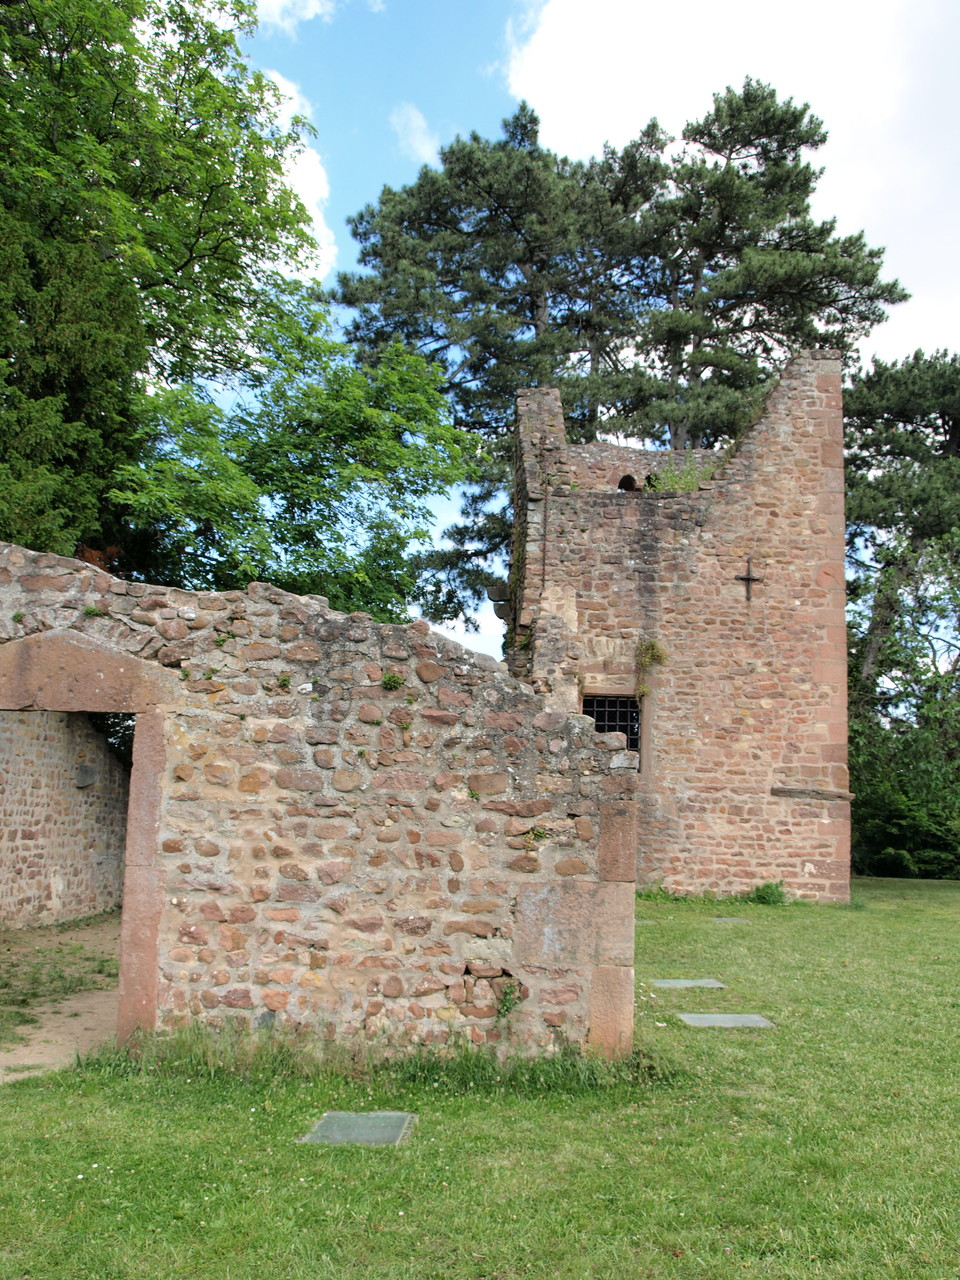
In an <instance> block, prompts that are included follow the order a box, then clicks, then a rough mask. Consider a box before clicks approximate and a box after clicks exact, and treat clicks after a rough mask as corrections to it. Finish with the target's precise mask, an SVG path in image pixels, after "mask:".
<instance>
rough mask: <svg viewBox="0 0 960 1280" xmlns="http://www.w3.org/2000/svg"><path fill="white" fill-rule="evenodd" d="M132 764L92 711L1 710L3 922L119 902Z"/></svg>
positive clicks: (54, 917) (39, 919) (71, 916)
mask: <svg viewBox="0 0 960 1280" xmlns="http://www.w3.org/2000/svg"><path fill="white" fill-rule="evenodd" d="M126 825H127V770H126V769H125V768H124V767H123V765H122V764H121V763H120V762H119V760H117V759H116V757H115V756H114V755H113V754H112V752H111V751H110V750H109V749H108V747H107V745H106V742H105V740H104V738H103V735H102V734H100V733H98V732H97V731H96V730H95V729H94V728H93V726H92V725H91V724H90V723H89V721H88V720H87V718H86V717H85V716H83V715H76V714H73V715H71V714H67V713H65V712H58V711H0V922H2V923H3V924H5V925H9V926H14V927H22V926H26V925H40V924H58V923H60V922H61V921H64V920H78V919H80V918H81V917H83V916H91V915H96V914H98V913H99V912H101V911H110V910H112V909H113V908H115V907H119V905H120V895H121V890H122V887H123V846H124V840H125V836H126Z"/></svg>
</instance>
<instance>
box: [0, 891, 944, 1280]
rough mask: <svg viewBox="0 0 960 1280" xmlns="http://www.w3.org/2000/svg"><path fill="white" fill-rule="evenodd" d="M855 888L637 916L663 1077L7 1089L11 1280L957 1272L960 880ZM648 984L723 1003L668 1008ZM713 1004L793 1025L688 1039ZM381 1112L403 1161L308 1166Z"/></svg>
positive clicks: (705, 1279)
mask: <svg viewBox="0 0 960 1280" xmlns="http://www.w3.org/2000/svg"><path fill="white" fill-rule="evenodd" d="M855 892H856V894H857V895H858V897H859V898H860V899H862V901H863V903H864V904H865V908H864V909H862V910H854V909H851V908H843V907H814V906H808V905H792V906H788V907H770V906H752V905H751V906H740V905H739V904H737V905H736V906H733V907H731V906H730V905H729V904H724V905H723V906H722V907H718V906H717V905H716V904H709V903H702V902H672V901H646V900H640V901H639V902H638V919H639V920H640V921H641V922H642V923H640V924H638V930H637V953H638V961H637V972H638V977H639V978H640V979H641V982H640V983H639V984H638V1028H639V1038H640V1042H641V1044H642V1045H643V1047H644V1050H645V1051H646V1052H647V1053H648V1054H649V1056H650V1058H651V1059H652V1061H653V1062H655V1063H659V1064H660V1066H661V1068H662V1070H661V1072H660V1073H659V1076H657V1075H656V1073H654V1076H653V1077H652V1078H651V1079H650V1080H649V1081H648V1082H646V1083H634V1084H629V1083H620V1084H616V1085H613V1086H610V1087H607V1088H601V1089H595V1090H593V1091H592V1092H578V1091H577V1090H576V1089H575V1088H574V1087H572V1086H571V1087H570V1088H568V1089H566V1090H564V1089H557V1088H554V1089H552V1090H551V1089H549V1088H548V1085H549V1084H550V1079H549V1077H548V1078H547V1081H546V1083H545V1084H544V1086H543V1088H542V1091H540V1092H538V1091H537V1090H538V1081H537V1079H536V1078H534V1079H533V1081H532V1082H531V1081H529V1080H528V1082H527V1085H526V1087H525V1088H524V1089H522V1090H518V1089H515V1088H514V1087H513V1086H510V1087H506V1086H505V1084H504V1082H503V1081H501V1082H500V1083H497V1082H496V1081H495V1080H489V1079H487V1080H486V1082H485V1078H484V1076H483V1073H481V1072H479V1071H478V1072H477V1073H476V1078H475V1081H474V1083H473V1084H472V1085H471V1084H469V1083H461V1082H458V1079H456V1078H453V1077H448V1078H443V1077H437V1076H435V1075H434V1076H433V1078H430V1076H429V1075H427V1077H426V1078H425V1079H424V1080H422V1081H420V1082H415V1083H406V1084H404V1083H402V1082H401V1081H398V1080H397V1079H396V1078H393V1079H392V1080H391V1078H390V1077H387V1076H377V1075H376V1074H374V1075H373V1077H372V1078H371V1079H369V1080H366V1081H364V1080H354V1081H350V1080H346V1079H343V1078H336V1077H333V1076H329V1075H328V1076H324V1077H320V1078H314V1079H306V1080H305V1079H299V1078H297V1077H296V1075H295V1073H285V1074H279V1075H268V1074H260V1075H259V1076H258V1074H257V1072H256V1071H253V1072H247V1073H246V1074H245V1075H243V1074H241V1073H237V1072H230V1071H228V1070H226V1069H223V1070H219V1069H213V1070H210V1071H204V1070H202V1069H201V1070H198V1069H197V1068H196V1065H195V1064H194V1065H192V1066H191V1065H190V1063H189V1062H184V1063H183V1064H181V1065H180V1066H179V1067H178V1066H170V1067H167V1068H162V1069H157V1070H154V1071H148V1072H142V1073H137V1072H135V1071H130V1070H127V1071H124V1070H123V1067H122V1064H121V1063H118V1062H117V1060H115V1059H113V1060H111V1059H105V1060H104V1061H103V1062H102V1063H101V1064H100V1065H97V1064H88V1065H87V1066H85V1067H83V1068H81V1069H79V1070H76V1071H72V1072H63V1073H61V1074H59V1075H57V1076H48V1077H45V1078H42V1079H38V1080H24V1081H20V1082H18V1083H14V1084H11V1085H7V1086H4V1087H3V1088H2V1089H0V1280H14V1278H16V1280H27V1278H29V1280H48V1278H53V1277H56V1278H57V1280H80V1278H81V1277H82V1278H86V1277H91V1278H93V1277H96V1278H97V1280H113V1278H115V1277H116V1278H117V1280H119V1278H121V1277H122V1278H124V1280H126V1278H127V1277H138V1278H139V1277H144V1278H147V1277H148V1278H149V1280H168V1278H169V1280H173V1278H174V1277H176V1278H177V1280H200V1278H201V1277H202V1278H203V1280H334V1278H335V1280H355V1278H357V1277H364V1278H366V1280H401V1278H409V1280H514V1277H527V1276H536V1277H550V1278H551V1280H568V1278H569V1280H573V1278H574V1277H577V1278H580V1277H597V1278H598V1280H600V1278H602V1280H619V1278H620V1277H624V1278H627V1277H629V1278H631V1280H634V1278H639V1277H656V1278H657V1280H660V1278H661V1277H662V1278H664V1280H672V1278H674V1277H675V1278H677V1280H679V1278H690V1280H693V1278H694V1277H696V1280H710V1278H712V1277H718V1278H722V1280H726V1278H727V1277H741V1276H757V1277H776V1278H777V1280H781V1278H783V1280H785V1278H787V1277H790V1278H791V1280H793V1278H796V1280H808V1278H809V1277H818V1276H826V1277H831V1278H836V1280H840V1278H841V1277H843V1278H844V1280H847V1278H849V1280H872V1278H874V1277H876V1278H877V1280H880V1278H881V1277H882V1278H883V1280H888V1278H896V1277H903V1278H904V1280H906V1278H907V1277H910V1280H952V1278H954V1277H960V1173H958V1164H960V1105H958V1096H957V1095H958V1092H960V1084H958V1082H960V1054H958V1051H957V1025H958V1012H960V946H958V935H960V884H953V883H932V882H907V881H881V880H875V881H862V882H860V883H859V884H858V885H857V886H856V890H855ZM717 914H731V915H733V914H736V915H742V916H745V917H747V919H748V923H746V924H730V925H721V924H715V923H713V922H712V921H711V920H710V917H711V916H712V915H717ZM654 977H716V978H719V979H720V980H721V981H723V982H726V983H728V984H729V985H728V988H727V990H725V991H710V990H690V991H659V992H657V993H656V998H655V999H654V998H652V994H651V991H650V988H649V987H648V986H647V985H645V984H644V982H643V981H642V980H644V979H650V978H654ZM714 1010H728V1011H733V1012H756V1013H762V1014H764V1015H766V1016H767V1017H769V1018H770V1019H771V1020H772V1021H773V1022H775V1023H776V1028H775V1029H774V1030H769V1031H719V1030H692V1029H689V1028H687V1027H684V1026H683V1025H682V1024H681V1023H680V1022H679V1021H678V1020H677V1019H676V1017H675V1016H674V1014H675V1012H677V1011H688V1012H700V1011H703V1012H706V1011H714ZM376 1108H396V1109H404V1110H412V1111H416V1112H417V1113H418V1114H419V1116H420V1124H419V1128H418V1129H417V1131H416V1133H415V1135H414V1138H413V1140H412V1141H411V1142H410V1143H409V1144H408V1145H407V1146H405V1147H402V1148H400V1149H396V1150H394V1149H390V1150H384V1149H380V1150H362V1149H355V1148H342V1147H341V1148H324V1147H321V1146H315V1145H297V1144H295V1143H294V1138H295V1137H297V1136H298V1135H299V1134H301V1133H303V1132H304V1131H305V1130H306V1129H307V1128H308V1127H309V1126H310V1125H311V1124H312V1123H313V1121H315V1120H316V1119H317V1118H319V1116H320V1115H321V1114H322V1113H323V1111H324V1110H328V1109H347V1110H349V1109H376Z"/></svg>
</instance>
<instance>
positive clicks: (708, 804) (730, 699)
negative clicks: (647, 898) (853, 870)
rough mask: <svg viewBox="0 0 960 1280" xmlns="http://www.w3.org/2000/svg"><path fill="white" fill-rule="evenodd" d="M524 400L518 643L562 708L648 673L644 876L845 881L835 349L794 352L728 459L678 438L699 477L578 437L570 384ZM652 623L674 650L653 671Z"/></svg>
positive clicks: (714, 886)
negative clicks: (677, 485)
mask: <svg viewBox="0 0 960 1280" xmlns="http://www.w3.org/2000/svg"><path fill="white" fill-rule="evenodd" d="M519 414H520V442H521V450H522V457H521V465H520V477H519V484H518V495H519V498H518V511H519V512H520V515H521V518H520V519H519V520H518V525H517V543H516V545H515V550H514V558H515V561H517V562H518V563H519V564H520V565H522V566H523V571H522V572H521V573H515V574H514V575H513V577H512V579H511V588H512V600H513V610H514V613H513V628H514V634H515V637H516V642H517V644H516V647H515V648H514V650H513V652H512V654H511V655H510V656H509V659H508V660H509V662H510V666H511V670H513V671H514V672H515V673H516V674H518V675H520V676H522V677H523V678H528V679H530V680H531V681H532V683H533V684H534V685H535V687H537V688H538V689H539V690H540V691H541V692H543V694H544V696H545V697H546V698H547V701H548V705H550V706H552V707H556V708H558V709H559V708H563V709H566V710H570V711H575V710H578V709H579V707H580V699H581V697H582V695H583V694H584V693H587V694H609V695H617V696H623V695H631V694H632V693H633V692H634V690H635V689H636V687H637V685H638V683H639V684H641V685H645V686H647V687H648V688H649V693H648V694H646V696H644V697H643V700H642V733H641V753H640V754H641V771H640V805H641V819H640V836H639V845H638V879H639V880H640V881H642V882H645V883H662V884H663V885H664V886H665V887H667V888H669V889H672V890H677V891H686V892H690V891H693V892H704V891H707V890H710V891H714V892H718V893H730V892H737V891H742V890H744V889H748V888H750V887H751V886H752V885H755V884H758V883H762V882H764V881H771V880H772V881H777V880H783V881H784V884H785V886H786V887H787V889H788V890H789V892H790V893H791V894H793V895H796V896H799V897H803V898H815V899H819V900H822V901H829V900H836V899H839V900H844V899H846V897H847V896H848V892H849V799H850V796H849V792H848V791H847V786H848V776H847V767H846V759H847V756H846V751H847V747H846V647H845V646H846V632H845V626H844V603H845V601H844V576H843V550H844V548H843V538H844V516H843V455H842V417H841V401H840V370H839V361H837V360H836V359H835V358H833V357H832V355H831V354H830V353H826V352H813V353H810V354H808V355H807V356H805V357H802V358H799V359H797V360H795V361H793V362H792V363H791V365H790V366H789V367H788V369H787V370H786V372H785V373H784V375H783V377H782V379H781V381H780V383H779V385H778V386H777V387H776V388H775V389H774V391H773V393H772V394H771V396H770V398H769V400H768V404H767V408H766V412H765V415H764V417H763V418H762V420H761V421H760V422H759V423H758V424H757V425H756V426H755V427H754V428H753V429H752V430H751V431H750V432H748V433H747V434H746V436H745V438H744V440H743V442H742V443H741V446H740V448H739V450H738V451H737V453H736V454H735V455H734V456H733V457H732V458H728V459H725V460H720V459H718V457H717V456H716V455H713V454H705V453H699V452H694V453H689V454H684V455H683V456H682V462H681V463H680V465H681V466H682V468H684V469H687V468H689V469H690V471H691V472H693V475H692V476H691V477H690V481H689V482H690V483H691V484H692V490H691V491H689V492H682V493H668V492H664V491H660V490H657V489H647V488H645V487H644V480H645V477H646V475H647V474H649V472H650V471H651V470H655V469H657V468H664V467H668V468H673V467H676V465H677V462H678V460H677V457H676V455H673V456H672V457H671V455H670V454H665V453H663V452H659V453H644V452H643V451H640V450H636V449H630V448H623V447H618V446H616V445H611V444H599V445H590V446H578V447H571V446H568V445H567V444H566V440H565V436H564V432H563V417H562V409H561V407H560V402H559V397H558V396H557V395H556V393H555V392H543V391H537V392H529V393H523V394H522V395H521V397H520V402H519ZM718 461H720V462H721V465H720V466H719V468H717V463H718ZM710 468H713V469H714V470H713V474H707V471H708V470H709V469H710ZM698 474H699V475H700V478H699V480H698V478H697V476H698ZM624 475H632V476H634V478H635V480H636V482H637V485H638V488H637V490H636V491H634V492H624V491H619V490H618V489H617V485H618V483H619V480H620V478H621V477H622V476H624ZM524 495H525V496H526V501H525V502H523V496H524ZM521 502H523V505H522V507H521V505H520V503H521ZM748 557H750V558H751V563H752V572H753V575H754V576H755V577H757V578H761V579H762V582H756V583H753V584H752V586H751V598H750V599H749V600H748V599H747V596H746V584H745V583H744V582H743V581H740V580H738V578H739V577H741V576H743V575H746V573H747V561H748ZM644 641H654V642H656V644H658V645H659V646H660V647H661V648H662V650H663V653H664V656H665V661H664V662H663V663H662V665H652V666H650V667H648V668H647V669H646V670H638V666H637V646H638V644H639V643H641V642H644Z"/></svg>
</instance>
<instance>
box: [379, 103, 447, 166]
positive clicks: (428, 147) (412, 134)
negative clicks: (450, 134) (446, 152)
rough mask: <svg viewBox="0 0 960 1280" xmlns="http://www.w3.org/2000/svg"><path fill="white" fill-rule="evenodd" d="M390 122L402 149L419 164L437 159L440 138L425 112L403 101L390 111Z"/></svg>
mask: <svg viewBox="0 0 960 1280" xmlns="http://www.w3.org/2000/svg"><path fill="white" fill-rule="evenodd" d="M390 124H391V126H392V128H393V131H394V133H395V134H396V135H397V139H398V141H399V143H400V150H401V151H402V152H403V154H404V155H405V156H407V157H408V159H410V160H415V161H416V162H417V164H430V163H431V161H434V160H436V158H437V152H438V150H439V149H440V138H439V136H438V135H437V134H435V133H434V132H433V131H432V130H431V129H430V127H429V125H428V124H427V121H426V119H425V117H424V114H423V112H422V111H421V110H420V108H419V107H415V106H414V105H413V103H412V102H401V103H400V104H399V106H396V107H394V109H393V110H392V111H391V112H390Z"/></svg>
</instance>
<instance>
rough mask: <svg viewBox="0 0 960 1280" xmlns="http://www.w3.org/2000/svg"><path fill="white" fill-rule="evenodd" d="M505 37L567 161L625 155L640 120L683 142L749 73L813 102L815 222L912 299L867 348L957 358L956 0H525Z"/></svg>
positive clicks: (519, 86)
mask: <svg viewBox="0 0 960 1280" xmlns="http://www.w3.org/2000/svg"><path fill="white" fill-rule="evenodd" d="M508 40H509V41H510V52H509V63H508V67H507V80H508V84H509V87H510V89H511V91H512V92H513V93H514V94H515V95H516V96H517V97H525V98H526V99H527V100H528V101H529V102H530V103H531V104H532V106H533V107H534V108H535V110H536V111H537V112H538V113H539V115H540V117H541V120H542V126H543V128H542V138H543V142H544V144H545V145H547V146H549V147H551V148H553V149H554V150H556V151H559V152H562V153H565V154H569V155H574V156H587V155H590V154H595V153H597V152H598V151H599V150H600V148H601V147H602V146H603V143H604V142H605V141H609V142H611V143H613V144H614V145H615V146H622V145H623V144H624V143H625V142H627V141H628V140H629V139H630V138H632V137H635V136H636V135H637V133H638V132H639V131H640V129H641V128H642V127H643V126H644V125H645V124H646V122H647V121H648V120H649V119H650V117H651V116H657V117H658V119H659V120H660V122H661V124H662V125H663V126H664V127H665V128H666V129H667V130H668V131H669V132H671V133H673V134H679V132H680V131H681V129H682V128H683V125H684V123H685V122H686V121H687V120H690V119H695V118H698V117H699V116H701V115H702V114H703V113H704V112H705V111H707V110H708V109H709V107H710V102H711V95H712V93H714V92H716V91H722V90H723V89H724V88H725V87H726V86H727V85H733V86H735V87H739V86H740V85H741V84H742V83H743V80H744V78H745V77H746V76H748V75H749V76H752V77H753V78H754V79H757V80H762V81H766V82H768V83H770V84H772V85H774V86H775V87H776V89H777V91H778V93H779V94H780V95H781V96H782V97H787V96H789V97H792V98H794V100H796V101H801V102H809V103H810V106H811V108H812V109H813V111H814V112H815V113H816V114H817V115H819V116H820V117H821V118H822V119H823V120H824V122H825V124H826V127H827V129H828V131H829V133H830V141H829V142H828V143H827V145H826V146H825V147H824V148H822V150H821V151H820V153H819V155H818V157H817V163H819V164H822V165H824V166H825V167H826V172H825V173H824V176H823V178H822V179H821V181H820V185H819V190H818V193H817V196H816V198H815V205H814V212H815V213H816V214H817V215H818V216H819V217H830V216H836V217H837V220H838V231H840V232H841V233H850V232H854V231H858V230H860V229H861V228H862V229H863V230H864V231H865V232H866V237H867V242H868V243H869V244H871V245H885V246H886V247H887V254H886V266H887V274H888V275H897V276H899V277H900V279H901V281H902V282H903V283H904V285H906V287H907V288H908V289H910V290H911V291H912V292H913V293H914V295H915V297H914V300H913V301H911V302H909V303H907V304H905V305H904V306H902V307H901V308H899V309H898V310H897V311H896V312H895V319H893V320H892V321H891V322H890V323H889V324H888V325H885V326H881V328H879V329H877V330H876V331H875V333H874V335H873V337H872V338H871V339H870V341H869V342H868V343H867V344H865V345H866V347H867V350H868V351H873V350H876V351H877V352H878V353H879V354H881V355H883V356H884V357H885V358H891V357H896V356H899V355H906V354H907V353H908V352H909V351H911V350H912V349H913V347H915V346H918V345H923V346H924V347H925V348H927V349H930V348H932V347H934V346H937V345H940V346H949V347H951V348H952V349H955V350H956V349H958V348H960V317H958V316H957V315H956V309H955V306H951V299H955V298H956V296H957V294H958V292H960V258H958V255H956V254H955V253H954V249H953V229H952V222H953V211H954V210H955V209H956V208H957V206H958V204H960V165H958V162H957V158H956V157H957V149H956V143H955V138H954V135H953V129H954V124H953V122H954V121H955V120H956V118H957V114H958V111H960V78H958V77H957V76H956V74H955V68H954V67H953V59H954V58H955V52H956V49H957V47H958V42H960V6H957V5H956V4H955V3H954V0H918V2H915V3H910V0H808V3H807V4H806V5H805V6H804V8H803V11H802V13H801V12H800V11H799V10H797V9H796V7H795V6H788V5H776V4H770V3H769V0H730V2H729V3H728V4H725V5H718V4H716V2H715V0H687V3H686V4H685V5H684V6H683V7H682V9H680V10H678V9H676V8H675V7H670V6H665V5H662V4H661V3H660V2H659V0H591V3H590V4H589V5H585V4H583V0H541V2H540V3H537V0H534V2H533V3H531V4H530V5H529V6H528V8H527V11H526V14H525V19H524V22H523V23H522V24H521V25H520V26H515V27H513V28H512V29H510V30H508ZM910 334H913V335H914V336H913V337H912V338H911V337H910V336H909V335H910Z"/></svg>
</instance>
